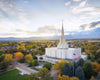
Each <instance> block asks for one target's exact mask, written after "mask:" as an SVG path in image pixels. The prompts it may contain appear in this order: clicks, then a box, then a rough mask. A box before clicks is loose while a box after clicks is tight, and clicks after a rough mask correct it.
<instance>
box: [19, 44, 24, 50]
mask: <svg viewBox="0 0 100 80" xmlns="http://www.w3.org/2000/svg"><path fill="white" fill-rule="evenodd" d="M17 49H24V50H25V45H24V44H23V45H20V46H17Z"/></svg>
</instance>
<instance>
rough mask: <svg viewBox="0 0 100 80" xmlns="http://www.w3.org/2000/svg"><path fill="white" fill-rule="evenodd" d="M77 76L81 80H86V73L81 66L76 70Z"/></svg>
mask: <svg viewBox="0 0 100 80" xmlns="http://www.w3.org/2000/svg"><path fill="white" fill-rule="evenodd" d="M75 76H76V77H78V78H79V79H80V80H85V76H84V72H83V70H82V68H81V67H80V66H79V67H78V68H77V69H76V70H75Z"/></svg>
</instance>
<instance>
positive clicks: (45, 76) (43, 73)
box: [38, 68, 52, 80]
mask: <svg viewBox="0 0 100 80" xmlns="http://www.w3.org/2000/svg"><path fill="white" fill-rule="evenodd" d="M38 76H39V77H40V80H52V77H51V75H50V73H49V70H48V69H46V68H41V69H39V72H38Z"/></svg>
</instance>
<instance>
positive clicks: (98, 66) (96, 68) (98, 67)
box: [92, 62, 100, 74]
mask: <svg viewBox="0 0 100 80" xmlns="http://www.w3.org/2000/svg"><path fill="white" fill-rule="evenodd" d="M92 66H93V70H94V72H95V73H97V74H98V73H99V72H100V64H98V63H96V62H92Z"/></svg>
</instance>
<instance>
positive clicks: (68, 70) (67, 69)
mask: <svg viewBox="0 0 100 80" xmlns="http://www.w3.org/2000/svg"><path fill="white" fill-rule="evenodd" d="M63 74H64V75H68V76H71V74H72V73H71V66H70V65H69V64H68V63H66V64H65V66H64V69H63Z"/></svg>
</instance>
